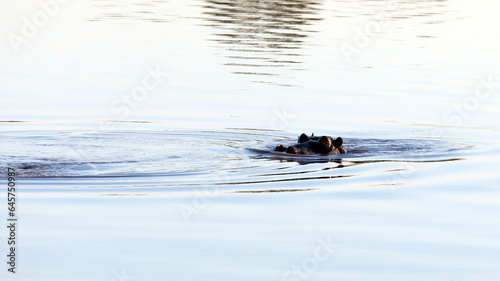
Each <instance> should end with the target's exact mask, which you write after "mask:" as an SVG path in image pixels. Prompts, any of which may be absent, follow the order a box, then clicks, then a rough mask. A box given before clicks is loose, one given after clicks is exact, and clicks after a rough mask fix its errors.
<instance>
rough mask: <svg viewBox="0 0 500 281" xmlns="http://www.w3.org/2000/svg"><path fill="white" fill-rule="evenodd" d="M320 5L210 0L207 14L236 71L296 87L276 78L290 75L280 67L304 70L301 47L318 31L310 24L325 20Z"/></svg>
mask: <svg viewBox="0 0 500 281" xmlns="http://www.w3.org/2000/svg"><path fill="white" fill-rule="evenodd" d="M318 5H319V2H318V1H302V0H293V1H284V0H274V1H273V0H267V1H212V0H207V1H206V5H204V8H205V12H204V14H205V20H206V21H207V22H209V23H208V24H207V25H208V26H211V27H213V29H214V33H213V35H214V39H212V40H213V41H215V42H217V43H218V44H220V47H221V48H222V49H223V52H222V53H223V56H225V57H226V58H228V59H229V62H227V63H225V65H227V66H231V67H232V68H233V70H232V73H234V74H242V75H249V76H251V79H253V80H254V82H260V83H267V84H274V85H282V86H292V85H284V84H283V83H280V82H279V81H277V80H276V79H272V78H280V77H287V76H285V75H284V74H283V72H282V71H280V72H278V71H276V70H275V69H276V68H286V69H288V70H300V66H298V64H300V62H301V61H300V56H301V54H300V51H299V50H300V48H301V46H302V45H303V44H305V40H306V38H307V37H308V36H309V35H310V33H311V32H314V31H313V30H311V29H308V28H307V27H308V26H310V25H311V24H312V23H313V22H314V21H318V20H320V19H321V18H319V17H318V16H317V13H318ZM269 77H272V78H271V79H272V80H269ZM288 78H291V77H289V76H288ZM271 81H272V82H271Z"/></svg>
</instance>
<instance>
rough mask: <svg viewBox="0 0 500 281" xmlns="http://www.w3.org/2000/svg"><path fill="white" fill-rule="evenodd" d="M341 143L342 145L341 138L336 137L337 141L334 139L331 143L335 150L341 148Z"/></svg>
mask: <svg viewBox="0 0 500 281" xmlns="http://www.w3.org/2000/svg"><path fill="white" fill-rule="evenodd" d="M343 143H344V140H343V139H342V138H341V137H338V138H337V139H335V140H334V141H333V146H335V147H336V148H339V147H341V146H342V144H343Z"/></svg>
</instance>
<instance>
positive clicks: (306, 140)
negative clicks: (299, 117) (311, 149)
mask: <svg viewBox="0 0 500 281" xmlns="http://www.w3.org/2000/svg"><path fill="white" fill-rule="evenodd" d="M308 141H309V137H308V136H307V135H306V134H304V133H302V135H300V137H299V143H301V142H308Z"/></svg>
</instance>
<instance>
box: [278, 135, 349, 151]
mask: <svg viewBox="0 0 500 281" xmlns="http://www.w3.org/2000/svg"><path fill="white" fill-rule="evenodd" d="M343 143H344V141H343V140H342V138H341V137H338V138H336V139H334V138H332V137H330V136H321V137H317V136H314V133H313V134H312V135H311V136H310V137H309V136H307V135H306V134H304V133H302V134H301V135H300V136H299V139H298V141H297V143H296V144H294V145H290V146H288V147H285V146H283V145H282V144H280V145H278V146H277V147H276V148H275V149H274V150H275V151H279V152H286V153H291V154H344V153H346V152H347V151H346V149H345V148H344V147H342V144H343Z"/></svg>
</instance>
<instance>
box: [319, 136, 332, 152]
mask: <svg viewBox="0 0 500 281" xmlns="http://www.w3.org/2000/svg"><path fill="white" fill-rule="evenodd" d="M318 144H319V146H320V148H321V149H324V150H326V151H328V150H330V149H331V148H332V141H331V140H330V138H329V137H326V136H322V137H321V138H319V140H318Z"/></svg>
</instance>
